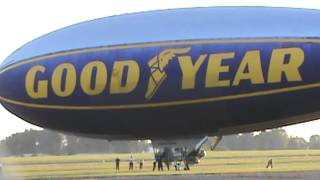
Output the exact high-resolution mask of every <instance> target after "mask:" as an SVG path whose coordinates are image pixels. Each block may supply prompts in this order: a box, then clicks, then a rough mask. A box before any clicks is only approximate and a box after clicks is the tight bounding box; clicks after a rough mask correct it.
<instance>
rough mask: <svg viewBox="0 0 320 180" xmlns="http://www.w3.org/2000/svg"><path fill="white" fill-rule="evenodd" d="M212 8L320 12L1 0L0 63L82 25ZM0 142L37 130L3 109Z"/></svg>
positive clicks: (146, 0)
mask: <svg viewBox="0 0 320 180" xmlns="http://www.w3.org/2000/svg"><path fill="white" fill-rule="evenodd" d="M209 6H274V7H300V8H313V9H320V1H317V0H303V1H302V0H281V1H279V0H268V1H263V0H246V1H241V0H222V1H220V0H210V1H209V0H194V1H192V0H170V1H169V0H161V1H160V0H159V1H157V0H108V1H106V0H90V1H89V0H87V1H81V0H54V1H46V0H1V1H0V23H1V25H0V61H3V60H4V59H5V58H6V57H7V56H9V54H10V53H12V52H13V51H14V50H16V49H17V48H19V47H20V46H21V45H23V44H24V43H26V42H28V41H30V40H33V39H35V38H37V37H39V36H41V35H44V34H46V33H48V32H51V31H53V30H56V29H60V28H62V27H65V26H68V25H71V24H75V23H78V22H82V21H86V20H91V19H95V18H100V17H106V16H111V15H118V14H123V13H130V12H139V11H148V10H156V9H172V8H184V7H209ZM319 21H320V20H319ZM0 122H1V123H0V140H1V139H3V138H5V137H6V136H9V135H11V134H12V133H16V132H21V131H24V130H25V129H30V128H33V129H35V128H36V127H35V126H32V125H30V124H28V123H26V122H24V121H22V120H21V119H19V118H17V117H15V116H14V115H12V114H10V113H9V112H8V111H6V110H5V109H4V108H3V107H2V106H1V107H0ZM285 129H286V130H287V132H288V133H289V135H292V136H301V137H304V138H306V139H309V136H310V135H313V134H320V120H317V121H313V122H308V123H303V124H299V125H294V126H289V127H286V128H285Z"/></svg>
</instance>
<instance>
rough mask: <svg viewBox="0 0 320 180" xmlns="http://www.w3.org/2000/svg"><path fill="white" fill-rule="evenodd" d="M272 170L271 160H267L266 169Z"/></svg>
mask: <svg viewBox="0 0 320 180" xmlns="http://www.w3.org/2000/svg"><path fill="white" fill-rule="evenodd" d="M269 167H270V168H273V163H272V159H269V161H268V163H267V166H266V168H269Z"/></svg>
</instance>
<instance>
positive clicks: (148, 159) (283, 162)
mask: <svg viewBox="0 0 320 180" xmlns="http://www.w3.org/2000/svg"><path fill="white" fill-rule="evenodd" d="M129 156H130V154H92V155H91V154H89V155H88V154H85V155H84V154H82V155H72V156H39V157H6V158H0V161H2V162H4V164H5V165H4V174H5V175H7V176H11V177H13V176H14V177H18V178H21V179H45V178H48V179H55V178H67V177H101V176H137V175H170V174H203V173H205V174H210V173H250V172H289V171H320V150H279V151H213V152H208V154H207V156H206V157H205V158H204V159H202V160H201V162H200V164H198V165H195V166H192V167H191V170H190V171H174V169H173V167H171V170H170V171H167V170H165V171H163V172H158V171H155V172H153V171H152V161H153V154H151V153H145V154H133V157H134V158H135V159H136V160H139V159H144V160H145V163H144V169H143V170H139V169H138V164H137V163H136V164H135V170H134V171H132V172H130V171H128V161H127V160H128V158H129ZM116 157H119V158H120V159H121V163H120V172H119V173H116V172H115V163H114V159H115V158H116ZM270 158H272V159H273V163H274V168H273V169H266V167H265V166H266V163H267V161H268V160H269V159H270Z"/></svg>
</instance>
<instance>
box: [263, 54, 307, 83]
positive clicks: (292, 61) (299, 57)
mask: <svg viewBox="0 0 320 180" xmlns="http://www.w3.org/2000/svg"><path fill="white" fill-rule="evenodd" d="M286 57H288V62H287V63H285V58H286ZM303 61H304V52H303V50H302V49H300V48H281V49H274V50H273V52H272V55H271V60H270V65H269V72H268V83H277V82H281V79H282V75H283V74H284V75H285V76H286V78H287V81H301V80H302V78H301V75H300V71H299V68H300V66H301V65H302V64H303Z"/></svg>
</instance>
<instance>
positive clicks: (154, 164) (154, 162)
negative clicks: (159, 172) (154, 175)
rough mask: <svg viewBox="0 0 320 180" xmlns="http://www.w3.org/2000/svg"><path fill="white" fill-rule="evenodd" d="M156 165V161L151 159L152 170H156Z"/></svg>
mask: <svg viewBox="0 0 320 180" xmlns="http://www.w3.org/2000/svg"><path fill="white" fill-rule="evenodd" d="M156 167H157V161H156V160H154V161H153V169H152V171H154V170H156Z"/></svg>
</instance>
